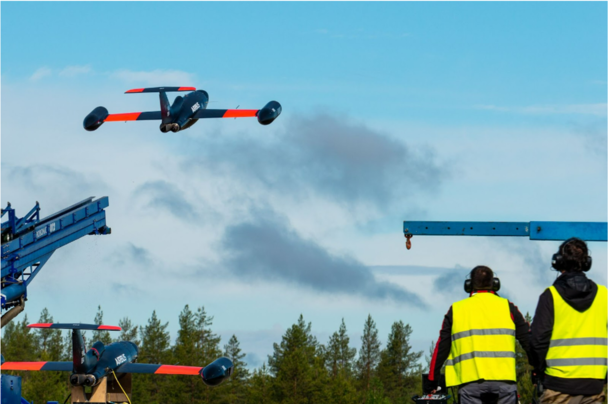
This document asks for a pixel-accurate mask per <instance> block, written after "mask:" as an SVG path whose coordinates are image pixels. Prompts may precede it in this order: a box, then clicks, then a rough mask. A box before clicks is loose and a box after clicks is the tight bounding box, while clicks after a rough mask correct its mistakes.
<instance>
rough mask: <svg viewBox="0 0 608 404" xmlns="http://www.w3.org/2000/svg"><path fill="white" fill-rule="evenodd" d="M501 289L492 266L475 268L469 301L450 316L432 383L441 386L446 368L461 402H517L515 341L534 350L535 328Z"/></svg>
mask: <svg viewBox="0 0 608 404" xmlns="http://www.w3.org/2000/svg"><path fill="white" fill-rule="evenodd" d="M499 289H500V280H499V279H498V278H496V277H494V273H493V272H492V270H491V269H490V268H488V267H486V266H477V267H475V268H473V270H472V271H471V274H470V279H467V280H466V281H465V291H466V292H467V293H469V297H468V298H466V299H464V300H461V301H459V302H456V303H454V304H453V305H452V307H450V309H449V310H448V313H447V314H446V315H445V317H444V320H443V325H442V327H441V331H440V333H439V340H438V341H437V344H436V345H435V351H434V353H433V357H432V359H431V364H430V369H429V380H430V381H434V382H435V383H437V381H438V380H439V377H440V375H441V368H442V366H443V365H444V364H445V381H446V386H447V387H452V386H459V387H460V388H459V390H458V396H459V400H458V401H459V402H460V404H481V403H486V402H496V403H497V404H516V403H517V383H516V373H515V340H516V339H517V340H518V341H519V342H520V344H521V345H522V347H523V348H524V350H525V351H526V352H528V342H529V338H530V325H529V324H528V323H527V322H526V320H525V318H524V316H522V314H521V313H520V312H519V309H518V308H517V307H516V306H515V305H514V304H513V303H511V302H510V301H508V300H507V299H504V298H502V297H499V296H498V295H497V294H496V292H497V291H498V290H499Z"/></svg>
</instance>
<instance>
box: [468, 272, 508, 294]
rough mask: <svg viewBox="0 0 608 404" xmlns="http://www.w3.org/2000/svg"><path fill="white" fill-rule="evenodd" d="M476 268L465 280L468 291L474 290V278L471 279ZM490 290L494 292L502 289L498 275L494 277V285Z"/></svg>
mask: <svg viewBox="0 0 608 404" xmlns="http://www.w3.org/2000/svg"><path fill="white" fill-rule="evenodd" d="M474 269H475V268H473V269H472V270H471V272H469V275H468V276H467V279H465V281H464V291H465V292H467V293H471V292H473V280H472V279H471V277H472V276H473V270H474ZM490 290H491V291H493V292H498V291H499V290H500V279H498V278H497V277H496V276H495V277H494V278H492V287H491V288H490Z"/></svg>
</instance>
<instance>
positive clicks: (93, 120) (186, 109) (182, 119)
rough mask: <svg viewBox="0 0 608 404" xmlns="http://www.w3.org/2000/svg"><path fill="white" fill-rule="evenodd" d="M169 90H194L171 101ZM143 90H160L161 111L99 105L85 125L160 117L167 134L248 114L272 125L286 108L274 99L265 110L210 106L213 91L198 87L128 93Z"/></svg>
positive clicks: (128, 92) (91, 128)
mask: <svg viewBox="0 0 608 404" xmlns="http://www.w3.org/2000/svg"><path fill="white" fill-rule="evenodd" d="M169 91H190V92H189V93H188V94H186V95H185V96H184V97H182V96H177V97H176V98H175V101H173V104H171V103H170V102H169V98H168V97H167V92H169ZM139 93H158V95H159V99H160V111H151V112H132V113H126V114H110V113H108V110H107V109H106V108H104V107H97V108H95V109H94V110H93V111H92V112H91V113H90V114H89V115H87V116H86V117H85V118H84V122H83V126H84V128H85V129H86V130H88V131H94V130H96V129H97V128H99V127H100V126H101V125H103V123H104V122H121V121H149V120H159V121H161V124H160V131H161V132H163V133H167V132H169V131H171V132H179V131H180V130H184V129H187V128H189V127H190V126H192V125H194V124H195V123H196V122H197V121H198V120H199V119H206V118H248V117H257V118H258V122H259V123H260V124H262V125H269V124H271V123H272V122H273V121H274V120H275V119H277V118H278V116H279V115H281V110H282V108H281V104H279V103H278V102H277V101H270V102H269V103H268V104H266V106H264V108H262V109H207V104H209V94H208V93H207V92H206V91H205V90H197V89H196V88H194V87H153V88H136V89H133V90H129V91H127V92H126V93H125V94H139Z"/></svg>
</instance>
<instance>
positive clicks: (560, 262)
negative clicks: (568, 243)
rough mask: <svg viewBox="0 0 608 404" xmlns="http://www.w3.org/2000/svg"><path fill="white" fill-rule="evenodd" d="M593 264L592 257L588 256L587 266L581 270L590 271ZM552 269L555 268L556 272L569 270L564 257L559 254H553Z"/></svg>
mask: <svg viewBox="0 0 608 404" xmlns="http://www.w3.org/2000/svg"><path fill="white" fill-rule="evenodd" d="M592 263H593V260H592V259H591V256H590V255H588V256H587V260H586V261H585V264H584V265H583V267H582V268H581V269H582V270H583V272H587V271H589V270H590V269H591V264H592ZM551 267H553V269H555V270H556V271H560V272H561V271H567V268H566V267H565V265H564V256H563V255H561V254H560V253H558V252H557V253H555V254H553V257H551Z"/></svg>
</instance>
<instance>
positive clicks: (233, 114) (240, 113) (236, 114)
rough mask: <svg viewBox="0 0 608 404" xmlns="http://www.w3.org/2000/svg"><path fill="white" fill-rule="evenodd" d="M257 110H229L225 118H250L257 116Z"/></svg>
mask: <svg viewBox="0 0 608 404" xmlns="http://www.w3.org/2000/svg"><path fill="white" fill-rule="evenodd" d="M257 113H258V110H257V109H227V110H226V112H225V113H224V116H223V118H250V117H254V116H256V115H257Z"/></svg>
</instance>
